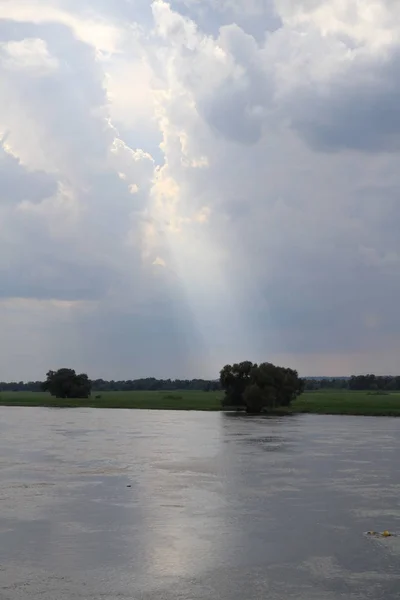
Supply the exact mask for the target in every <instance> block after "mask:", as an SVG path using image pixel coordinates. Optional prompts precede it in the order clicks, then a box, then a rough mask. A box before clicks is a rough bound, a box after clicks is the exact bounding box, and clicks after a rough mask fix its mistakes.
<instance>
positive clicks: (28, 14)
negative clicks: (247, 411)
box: [0, 0, 400, 380]
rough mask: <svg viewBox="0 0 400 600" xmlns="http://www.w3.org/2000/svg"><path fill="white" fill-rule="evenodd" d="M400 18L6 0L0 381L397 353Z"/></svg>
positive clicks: (387, 362) (369, 0)
mask: <svg viewBox="0 0 400 600" xmlns="http://www.w3.org/2000/svg"><path fill="white" fill-rule="evenodd" d="M399 26H400V8H399V7H398V6H397V5H396V4H395V3H393V2H391V1H390V0H382V2H380V3H376V2H375V1H373V0H363V1H362V2H361V0H360V1H357V2H354V3H352V5H351V6H350V5H349V3H346V2H343V1H342V0H329V1H328V0H326V1H325V0H304V1H303V2H300V3H293V2H289V1H288V0H251V1H250V0H204V1H202V2H198V1H197V0H170V1H169V2H167V1H166V0H153V1H152V2H150V1H147V0H115V2H111V1H109V0H79V1H78V0H69V1H67V0H30V1H29V2H28V1H23V0H21V1H19V2H10V1H8V0H0V145H1V147H0V330H1V331H2V341H3V343H2V347H1V350H0V379H5V380H10V379H18V380H20V379H37V378H42V377H43V375H44V373H45V372H46V370H47V369H49V368H57V367H59V366H63V365H70V366H72V367H76V368H78V369H80V370H86V371H88V372H89V373H90V375H91V376H92V377H101V376H103V377H107V378H115V379H117V378H127V377H129V378H134V377H140V376H156V377H216V376H217V374H218V371H219V369H220V368H221V367H222V366H223V364H225V363H226V362H231V361H237V360H242V359H247V358H248V359H250V360H256V361H258V360H271V361H277V362H280V363H283V364H287V365H288V366H292V367H295V368H298V369H299V370H300V372H301V374H303V375H312V374H327V375H335V374H342V375H346V374H351V373H352V372H359V371H370V370H373V371H374V372H378V373H394V372H397V365H396V355H397V353H398V351H399V350H400V320H399V317H398V309H397V305H398V299H399V297H400V284H399V281H400V278H399V268H400V242H399V236H398V223H399V222H400V205H399V201H398V190H399V185H400V180H399V178H400V176H399V173H398V166H397V165H398V160H399V152H400V108H399V104H398V102H397V98H398V89H397V88H398V85H399V84H398V80H399V78H398V77H397V72H398V68H399V65H400V62H399V57H400V41H399V37H398V34H397V33H398V29H399Z"/></svg>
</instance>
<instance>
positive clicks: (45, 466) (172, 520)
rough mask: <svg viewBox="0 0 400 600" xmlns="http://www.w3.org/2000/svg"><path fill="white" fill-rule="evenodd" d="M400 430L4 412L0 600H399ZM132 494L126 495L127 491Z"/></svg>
mask: <svg viewBox="0 0 400 600" xmlns="http://www.w3.org/2000/svg"><path fill="white" fill-rule="evenodd" d="M399 434H400V419H399V420H397V419H387V418H363V417H331V416H312V415H302V416H295V417H286V418H276V419H264V418H246V417H235V416H227V415H223V414H216V413H196V412H193V413H188V412H166V411H152V412H150V411H124V410H90V409H82V410H81V409H76V410H54V409H53V410H51V409H15V408H1V409H0V598H1V600H8V599H10V600H11V599H12V600H19V599H21V598H27V599H28V598H29V600H34V599H36V598H43V599H44V600H50V599H51V600H54V599H57V600H64V599H68V600H74V599H78V598H79V599H83V598H85V599H91V598H93V599H102V600H114V599H124V598H126V599H143V600H156V599H157V600H160V599H161V600H180V599H182V600H200V599H201V600H202V599H212V600H218V599H227V600H228V599H229V600H253V599H270V600H275V599H276V600H278V599H279V600H292V599H293V600H294V599H302V600H303V599H304V600H314V599H315V600H325V599H326V600H336V599H339V598H346V599H349V600H351V599H354V600H355V599H357V600H363V599H373V600H379V599H380V598H382V599H383V598H384V599H385V600H391V599H395V598H396V599H397V598H398V594H399V591H400V538H397V537H393V538H385V539H375V538H373V539H372V538H368V537H366V536H365V535H364V532H366V531H367V530H370V529H373V530H378V531H383V530H384V529H388V530H391V531H400V473H399V468H398V461H399V455H400V435H399ZM128 486H130V487H128Z"/></svg>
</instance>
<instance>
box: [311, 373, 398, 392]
mask: <svg viewBox="0 0 400 600" xmlns="http://www.w3.org/2000/svg"><path fill="white" fill-rule="evenodd" d="M305 389H306V390H320V389H335V390H371V391H373V390H385V391H395V390H400V376H395V377H391V376H382V375H372V374H370V375H352V376H351V377H346V378H345V377H343V378H341V377H332V379H329V378H327V377H323V378H321V379H317V378H315V379H314V378H312V379H306V386H305Z"/></svg>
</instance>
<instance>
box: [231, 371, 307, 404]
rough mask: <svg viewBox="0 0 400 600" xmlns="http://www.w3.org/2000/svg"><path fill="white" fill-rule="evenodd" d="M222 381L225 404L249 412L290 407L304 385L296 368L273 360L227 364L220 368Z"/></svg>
mask: <svg viewBox="0 0 400 600" xmlns="http://www.w3.org/2000/svg"><path fill="white" fill-rule="evenodd" d="M220 383H221V387H222V389H223V390H225V397H224V399H223V406H224V407H236V408H237V409H244V410H246V411H247V412H249V413H260V412H262V411H263V410H274V409H275V408H278V407H282V406H284V407H287V406H289V405H290V404H291V402H292V401H293V400H294V399H295V398H296V397H297V396H299V395H300V394H302V393H303V391H304V387H305V382H304V381H303V380H302V379H300V378H299V376H298V373H297V371H294V370H293V369H288V368H285V367H277V366H275V365H273V364H272V363H261V364H260V365H257V364H253V363H251V362H250V361H246V362H242V363H239V364H234V365H233V366H231V365H226V366H225V367H224V368H223V369H222V370H221V372H220Z"/></svg>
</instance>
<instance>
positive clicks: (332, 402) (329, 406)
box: [0, 390, 400, 416]
mask: <svg viewBox="0 0 400 600" xmlns="http://www.w3.org/2000/svg"><path fill="white" fill-rule="evenodd" d="M98 395H100V396H101V397H100V398H96V396H98ZM221 398H222V393H219V392H191V391H176V392H165V391H162V392H160V391H157V392H103V393H100V394H98V393H93V394H92V396H91V398H89V399H88V400H59V399H57V398H53V397H52V396H50V395H49V394H46V393H33V392H1V393H0V405H2V406H47V407H65V408H72V407H79V406H80V407H92V408H147V409H167V410H207V411H210V410H214V411H216V410H220V409H221ZM292 411H293V412H294V413H316V414H333V415H340V414H344V415H368V416H400V392H397V393H396V392H394V393H391V394H388V395H382V396H380V395H371V394H368V393H367V392H349V391H347V390H345V391H332V390H323V391H317V392H306V393H305V394H303V395H302V396H301V397H300V398H299V399H298V400H296V402H295V403H294V404H293V406H292Z"/></svg>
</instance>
